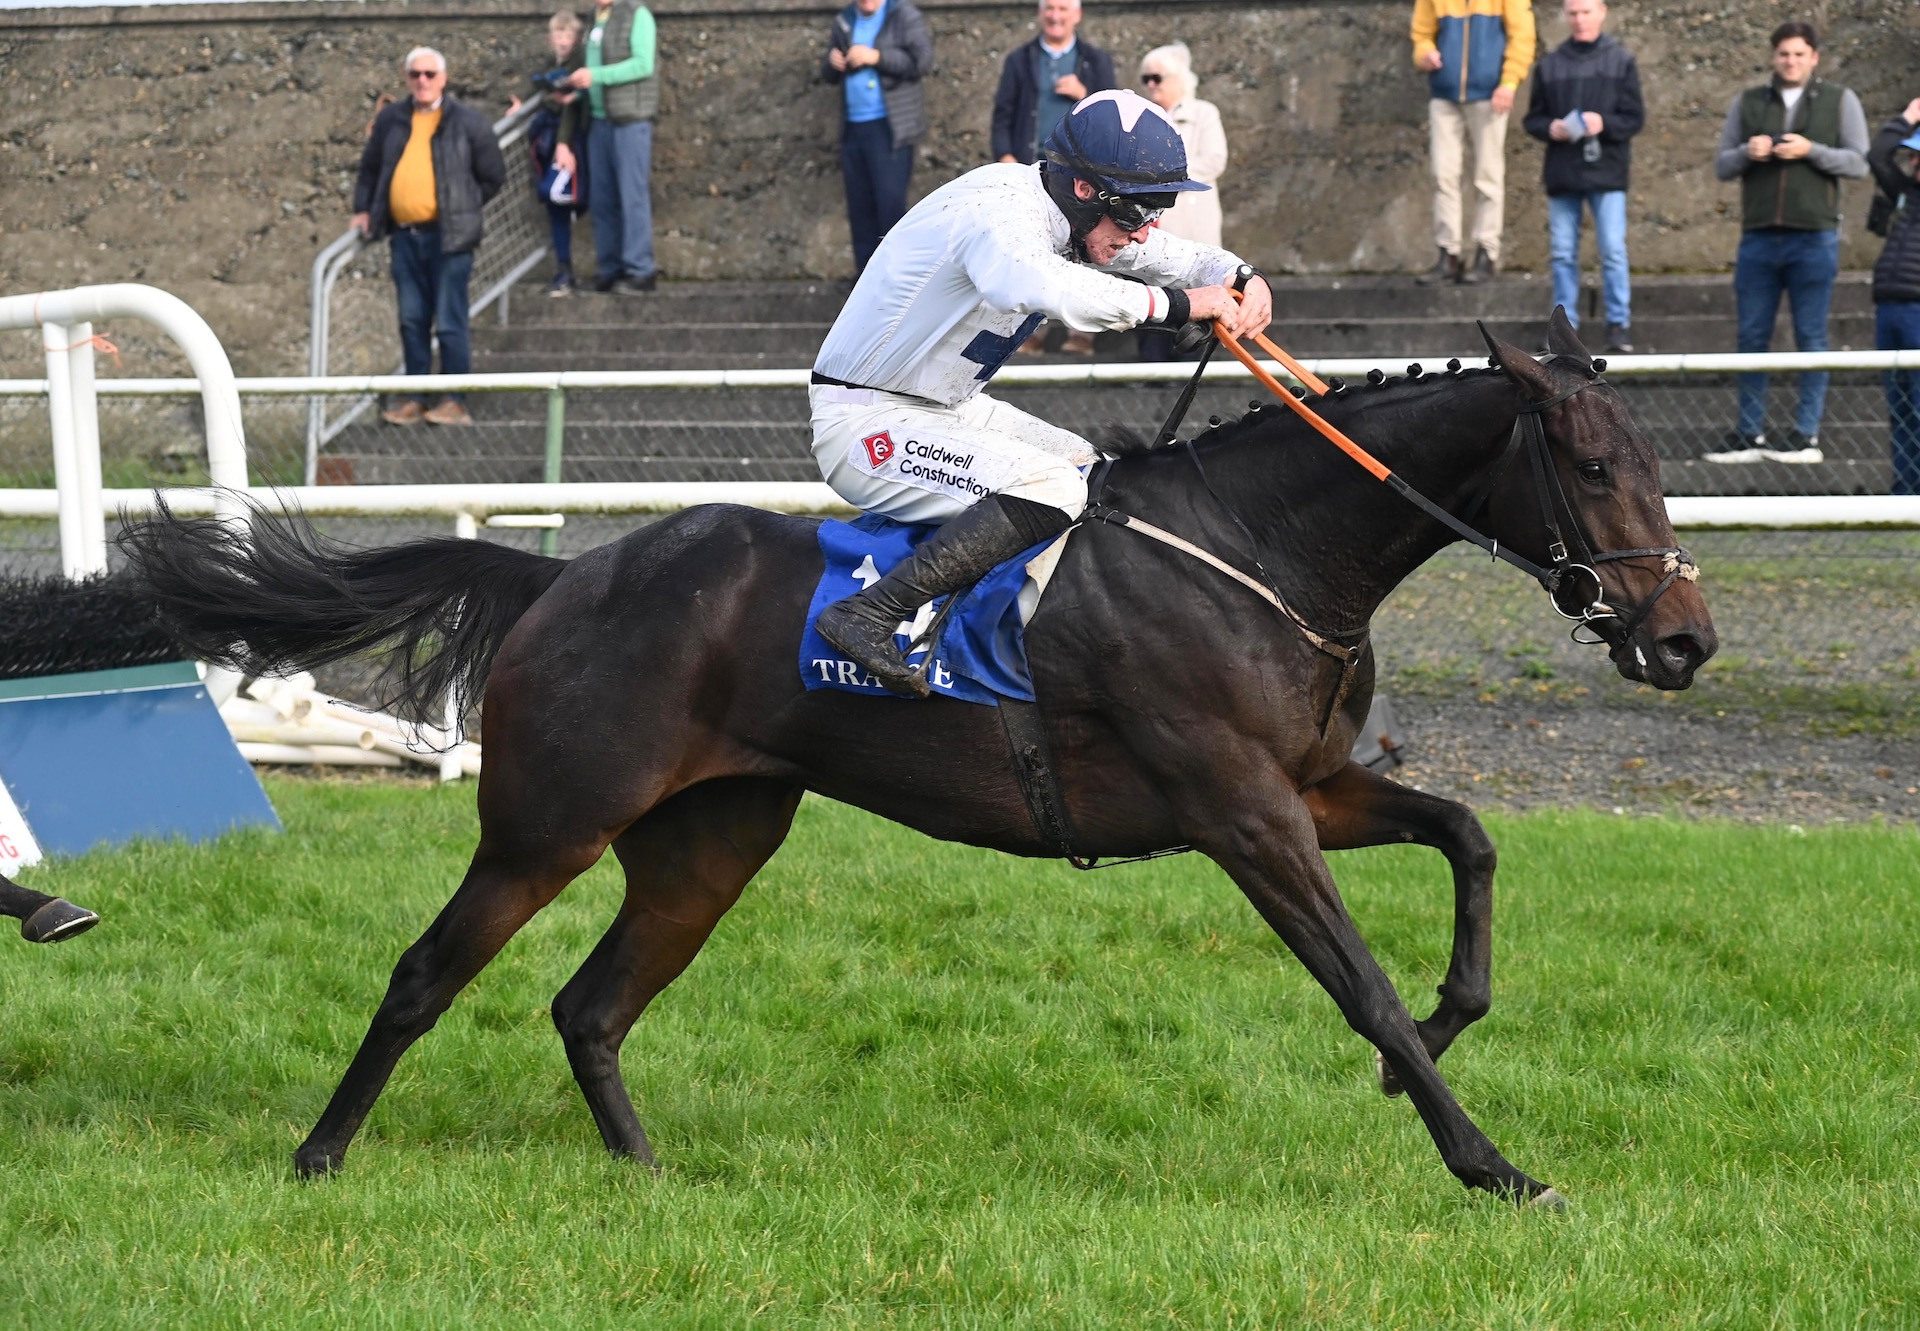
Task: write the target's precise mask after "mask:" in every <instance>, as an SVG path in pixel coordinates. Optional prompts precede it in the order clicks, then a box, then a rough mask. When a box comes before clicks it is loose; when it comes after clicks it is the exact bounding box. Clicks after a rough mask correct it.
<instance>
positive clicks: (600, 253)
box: [587, 120, 653, 282]
mask: <svg viewBox="0 0 1920 1331" xmlns="http://www.w3.org/2000/svg"><path fill="white" fill-rule="evenodd" d="M587 179H588V180H590V181H592V182H593V183H592V185H591V186H590V187H589V188H588V190H587V213H588V214H589V215H590V216H591V217H592V218H593V249H594V256H595V257H594V275H595V276H596V277H598V278H599V279H600V280H601V281H602V282H606V281H610V280H612V279H613V278H616V277H619V276H621V275H623V274H624V275H625V276H627V277H652V276H653V122H652V121H651V120H636V121H634V122H633V123H631V124H627V125H616V124H614V123H613V122H612V121H611V120H595V121H594V122H593V129H592V132H591V133H589V134H588V135H587Z"/></svg>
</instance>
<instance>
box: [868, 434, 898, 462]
mask: <svg viewBox="0 0 1920 1331" xmlns="http://www.w3.org/2000/svg"><path fill="white" fill-rule="evenodd" d="M860 442H861V443H863V444H865V445H866V446H867V461H869V462H871V463H872V464H873V465H874V466H876V467H877V466H879V465H880V464H881V463H883V462H885V461H886V460H887V459H888V458H890V457H892V456H893V436H892V435H891V434H888V433H887V432H886V431H885V430H882V431H881V432H880V433H879V434H870V435H868V436H867V437H866V438H865V439H862V440H861V441H860Z"/></svg>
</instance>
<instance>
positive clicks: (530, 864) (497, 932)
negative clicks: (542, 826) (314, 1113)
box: [293, 833, 606, 1177]
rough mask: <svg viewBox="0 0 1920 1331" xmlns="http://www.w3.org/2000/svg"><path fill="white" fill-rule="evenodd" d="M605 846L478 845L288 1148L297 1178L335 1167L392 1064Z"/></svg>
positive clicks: (538, 841)
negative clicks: (322, 1104) (302, 1133)
mask: <svg viewBox="0 0 1920 1331" xmlns="http://www.w3.org/2000/svg"><path fill="white" fill-rule="evenodd" d="M605 849H606V842H605V841H604V840H600V839H598V838H581V839H579V840H576V841H574V842H572V843H568V842H566V841H564V840H562V841H559V842H558V843H557V844H556V843H555V842H553V841H551V840H548V839H546V838H542V837H538V836H528V837H523V838H507V837H493V836H488V835H485V834H484V833H483V835H482V837H481V840H480V848H479V849H478V850H476V851H475V852H474V856H473V863H472V864H471V865H470V866H469V867H468V869H467V876H466V877H465V878H464V879H463V880H462V881H461V883H460V888H459V890H458V891H456V892H455V893H454V894H453V899H452V900H451V901H449V902H447V904H446V907H445V909H443V910H442V911H441V912H440V914H439V916H438V917H437V918H436V919H435V920H434V922H433V923H432V924H431V925H429V926H427V931H426V932H425V933H424V934H422V935H420V938H419V940H418V941H417V942H415V943H414V945H413V946H412V947H410V948H408V949H407V950H406V952H405V953H403V954H402V955H401V957H400V962H399V964H398V965H397V966H395V967H394V970H393V979H392V981H391V982H390V983H389V984H388V986H387V996H386V998H385V999H383V1000H382V1001H381V1004H380V1009H379V1011H377V1012H375V1013H374V1014H373V1022H372V1024H371V1025H370V1026H369V1027H368V1028H367V1035H366V1039H364V1040H363V1041H361V1044H360V1051H359V1052H358V1053H356V1054H355V1055H354V1056H353V1062H352V1063H351V1064H349V1065H348V1067H347V1072H346V1075H345V1076H344V1077H342V1078H341V1079H340V1087H339V1089H338V1090H336V1091H335V1092H334V1093H333V1099H332V1100H330V1101H328V1103H327V1108H326V1112H324V1113H323V1114H321V1115H320V1121H319V1122H318V1123H316V1124H314V1126H313V1131H312V1132H310V1133H308V1134H307V1140H306V1141H305V1142H304V1143H302V1144H301V1146H300V1149H299V1150H297V1151H295V1152H294V1154H293V1167H294V1170H295V1172H297V1173H298V1174H300V1175H301V1176H302V1177H310V1176H312V1175H315V1174H326V1173H331V1172H332V1171H334V1170H336V1169H338V1168H339V1167H340V1164H341V1162H342V1161H343V1160H345V1158H346V1154H347V1147H348V1145H349V1144H350V1143H351V1142H352V1141H353V1135H354V1133H356V1132H358V1131H359V1130H360V1124H361V1123H362V1122H363V1121H364V1120H365V1119H366V1116H367V1112H368V1111H369V1110H371V1109H372V1108H373V1102H374V1101H375V1100H377V1099H379V1097H380V1092H381V1090H382V1089H384V1088H385V1086H386V1084H387V1078H388V1077H390V1076H392V1075H393V1069H394V1065H395V1064H397V1063H398V1062H399V1061H400V1056H401V1055H402V1054H404V1053H405V1052H406V1051H407V1048H408V1046H410V1045H411V1044H413V1042H414V1041H415V1040H418V1039H419V1038H420V1037H421V1036H423V1035H425V1034H426V1033H427V1032H428V1031H430V1030H432V1029H433V1027H434V1024H435V1023H436V1022H438V1021H439V1020H440V1016H441V1014H442V1013H444V1012H445V1011H446V1010H447V1008H448V1007H450V1006H451V1005H452V1003H453V999H454V996H455V995H456V994H458V993H459V992H460V991H461V990H462V989H463V988H465V987H466V985H467V982H468V981H470V980H471V979H473V977H474V976H476V975H478V974H479V973H480V971H481V969H482V968H483V967H484V966H486V964H487V963H488V962H489V961H492V960H493V958H494V956H495V954H497V953H498V952H499V951H500V949H501V948H502V947H505V946H506V944H507V940H508V939H510V938H512V937H513V935H514V934H515V933H516V932H518V931H519V929H520V926H521V925H523V924H525V923H526V922H527V921H528V920H530V919H532V918H533V917H534V915H535V914H536V913H537V912H538V911H539V910H540V908H541V907H543V906H545V905H546V904H547V903H548V902H550V901H552V900H553V899H554V898H555V897H557V896H559V895H560V891H561V889H562V888H564V887H565V886H566V885H567V884H568V883H570V882H572V881H573V880H574V879H575V878H576V877H578V876H579V875H580V874H581V873H583V872H585V871H586V870H587V869H588V868H590V867H591V866H592V865H593V863H594V861H595V860H597V859H599V858H600V855H601V852H603V851H604V850H605Z"/></svg>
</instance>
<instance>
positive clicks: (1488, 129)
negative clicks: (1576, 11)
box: [1411, 0, 1534, 286]
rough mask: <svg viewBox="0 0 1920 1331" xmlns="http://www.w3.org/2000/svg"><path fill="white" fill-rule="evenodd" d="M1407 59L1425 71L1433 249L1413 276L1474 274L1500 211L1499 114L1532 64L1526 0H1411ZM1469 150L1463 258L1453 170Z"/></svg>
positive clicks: (1496, 241)
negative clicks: (1468, 216) (1469, 218)
mask: <svg viewBox="0 0 1920 1331" xmlns="http://www.w3.org/2000/svg"><path fill="white" fill-rule="evenodd" d="M1411 35H1412V37H1413V65H1414V68H1415V69H1419V70H1423V71H1425V72H1426V74H1427V76H1428V79H1427V82H1428V93H1429V98H1430V100H1429V101H1428V102H1427V128H1428V133H1429V136H1430V139H1431V142H1432V152H1433V240H1434V244H1435V245H1436V246H1437V247H1438V248H1439V251H1440V255H1439V258H1438V259H1437V260H1436V261H1435V263H1434V265H1433V267H1432V268H1431V269H1430V270H1429V271H1427V272H1425V273H1422V274H1421V275H1420V277H1419V278H1418V279H1417V280H1418V281H1419V283H1420V285H1421V286H1431V285H1433V284H1434V283H1436V282H1464V283H1467V284H1469V285H1471V284H1472V283H1475V282H1484V281H1486V279H1487V278H1489V277H1491V276H1492V275H1493V271H1494V269H1495V268H1496V267H1498V266H1499V263H1500V232H1501V228H1502V226H1503V225H1504V223H1505V220H1506V217H1505V214H1506V193H1507V168H1506V155H1505V154H1506V142H1507V112H1509V111H1511V110H1512V109H1513V94H1514V91H1515V90H1516V89H1518V88H1519V86H1520V83H1521V81H1522V80H1523V79H1525V78H1526V77H1527V71H1528V70H1529V69H1531V68H1532V67H1533V45H1534V37H1533V5H1532V4H1531V3H1530V0H1414V5H1413V26H1412V30H1411ZM1469 143H1471V145H1472V150H1473V194H1474V209H1473V237H1472V238H1473V247H1474V248H1473V257H1472V259H1471V260H1467V259H1466V257H1465V249H1464V244H1463V242H1464V239H1465V235H1466V233H1465V230H1464V228H1463V227H1462V217H1461V205H1460V174H1461V170H1462V168H1463V166H1464V164H1465V155H1466V154H1465V149H1466V146H1467V145H1468V144H1469Z"/></svg>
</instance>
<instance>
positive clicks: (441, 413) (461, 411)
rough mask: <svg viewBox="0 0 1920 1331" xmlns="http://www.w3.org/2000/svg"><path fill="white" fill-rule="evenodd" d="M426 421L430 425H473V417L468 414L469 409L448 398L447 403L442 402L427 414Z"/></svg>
mask: <svg viewBox="0 0 1920 1331" xmlns="http://www.w3.org/2000/svg"><path fill="white" fill-rule="evenodd" d="M426 419H427V424H429V425H472V424H473V417H471V416H469V415H468V414H467V409H466V408H465V407H463V406H461V405H460V403H458V402H456V401H455V400H454V399H453V398H448V399H447V400H446V401H444V402H442V403H441V404H440V405H439V406H437V407H435V408H434V409H433V410H431V411H429V412H428V413H427V417H426Z"/></svg>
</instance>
